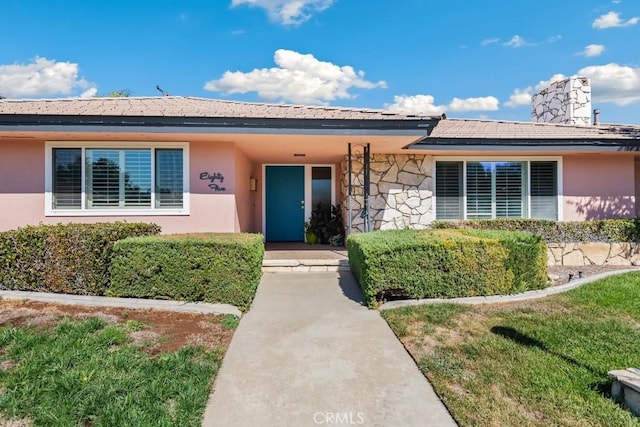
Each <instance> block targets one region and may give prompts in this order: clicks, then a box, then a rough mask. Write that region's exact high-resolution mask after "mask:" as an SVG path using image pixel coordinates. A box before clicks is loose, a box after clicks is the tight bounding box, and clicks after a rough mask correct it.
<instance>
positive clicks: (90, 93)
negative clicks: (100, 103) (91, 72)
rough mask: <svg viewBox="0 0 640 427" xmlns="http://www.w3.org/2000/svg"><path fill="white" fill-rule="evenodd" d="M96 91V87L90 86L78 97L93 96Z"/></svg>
mask: <svg viewBox="0 0 640 427" xmlns="http://www.w3.org/2000/svg"><path fill="white" fill-rule="evenodd" d="M97 93H98V89H97V88H95V87H90V88H89V89H87V90H85V91H84V92H82V93H81V94H80V98H93V97H94V96H96V94H97Z"/></svg>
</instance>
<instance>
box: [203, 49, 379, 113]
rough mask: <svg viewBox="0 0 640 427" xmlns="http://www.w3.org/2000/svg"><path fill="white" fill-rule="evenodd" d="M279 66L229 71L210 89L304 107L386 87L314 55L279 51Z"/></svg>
mask: <svg viewBox="0 0 640 427" xmlns="http://www.w3.org/2000/svg"><path fill="white" fill-rule="evenodd" d="M273 59H274V62H275V63H276V65H277V67H273V68H261V69H257V68H256V69H254V70H252V71H249V72H247V73H244V72H242V71H226V72H225V73H224V74H223V75H222V77H221V78H219V79H217V80H211V81H209V82H207V83H206V84H205V86H204V88H205V89H206V90H210V91H214V92H224V93H226V94H233V93H247V92H256V93H257V94H258V96H259V97H260V98H262V99H267V100H269V101H285V102H294V103H300V104H327V103H329V102H330V101H333V100H335V99H349V98H353V95H351V94H350V93H349V90H350V89H352V88H359V89H374V88H384V87H387V84H386V83H385V82H384V81H379V82H376V83H373V82H370V81H367V80H365V79H364V72H363V71H355V70H354V69H353V67H351V66H349V65H345V66H338V65H335V64H332V63H330V62H325V61H319V60H318V59H316V58H315V57H314V56H313V55H310V54H307V55H304V54H301V53H298V52H294V51H291V50H286V49H278V50H277V51H276V52H275V54H274V57H273Z"/></svg>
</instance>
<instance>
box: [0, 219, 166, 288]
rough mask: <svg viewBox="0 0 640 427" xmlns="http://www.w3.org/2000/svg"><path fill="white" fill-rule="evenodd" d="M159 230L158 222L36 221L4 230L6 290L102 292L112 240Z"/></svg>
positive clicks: (0, 246)
mask: <svg viewBox="0 0 640 427" xmlns="http://www.w3.org/2000/svg"><path fill="white" fill-rule="evenodd" d="M158 233H160V227H159V226H158V225H156V224H143V223H125V222H113V223H95V224H74V223H71V224H57V225H42V224H41V225H37V226H27V227H24V228H18V229H16V230H10V231H5V232H0V285H2V286H3V287H4V288H5V289H13V290H22V291H41V292H62V293H69V294H81V295H102V294H104V291H105V289H106V288H107V286H108V285H109V261H110V257H111V250H112V248H113V244H114V243H115V242H117V241H118V240H120V239H124V238H126V237H131V236H144V235H152V234H158Z"/></svg>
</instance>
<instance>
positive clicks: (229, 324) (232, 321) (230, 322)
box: [220, 314, 240, 331]
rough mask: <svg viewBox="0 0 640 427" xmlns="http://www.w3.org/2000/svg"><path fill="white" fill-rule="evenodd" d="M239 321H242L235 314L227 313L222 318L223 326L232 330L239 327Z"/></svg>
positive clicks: (221, 323)
mask: <svg viewBox="0 0 640 427" xmlns="http://www.w3.org/2000/svg"><path fill="white" fill-rule="evenodd" d="M239 323H240V319H239V318H238V316H235V315H233V314H225V315H224V317H223V318H222V320H221V321H220V325H221V326H222V327H224V328H227V329H229V330H232V331H233V330H235V329H236V328H237V327H238V324H239Z"/></svg>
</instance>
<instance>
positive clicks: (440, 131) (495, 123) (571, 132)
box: [429, 119, 640, 139]
mask: <svg viewBox="0 0 640 427" xmlns="http://www.w3.org/2000/svg"><path fill="white" fill-rule="evenodd" d="M429 137H430V138H446V139H640V126H637V125H613V124H600V125H597V126H580V125H565V124H556V123H533V122H507V121H499V120H473V119H447V120H440V121H439V122H438V124H437V125H436V126H435V128H434V129H433V131H432V132H431V134H430V135H429Z"/></svg>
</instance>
